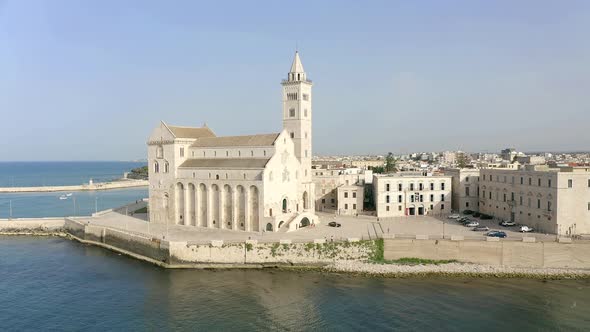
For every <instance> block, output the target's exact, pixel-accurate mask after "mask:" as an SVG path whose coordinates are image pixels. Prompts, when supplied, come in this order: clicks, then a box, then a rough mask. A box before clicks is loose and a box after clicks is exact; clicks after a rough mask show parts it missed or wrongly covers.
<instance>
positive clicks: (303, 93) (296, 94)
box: [281, 52, 312, 183]
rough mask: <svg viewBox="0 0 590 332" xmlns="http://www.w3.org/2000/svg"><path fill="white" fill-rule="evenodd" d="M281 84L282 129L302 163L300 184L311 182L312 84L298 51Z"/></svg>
mask: <svg viewBox="0 0 590 332" xmlns="http://www.w3.org/2000/svg"><path fill="white" fill-rule="evenodd" d="M281 84H282V86H283V128H284V129H285V130H286V131H287V133H288V134H289V136H291V139H292V140H293V142H294V143H295V156H296V157H297V159H299V161H300V162H301V170H300V177H301V182H302V183H311V156H312V151H311V138H312V136H311V116H312V108H311V101H312V95H311V87H312V83H311V81H310V80H308V79H307V75H306V74H305V70H304V69H303V64H302V63H301V59H300V58H299V52H295V58H294V59H293V64H292V65H291V70H290V71H289V73H288V74H287V79H286V80H283V81H282V83H281Z"/></svg>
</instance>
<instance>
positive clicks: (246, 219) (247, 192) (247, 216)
mask: <svg viewBox="0 0 590 332" xmlns="http://www.w3.org/2000/svg"><path fill="white" fill-rule="evenodd" d="M244 191H245V193H244V195H245V197H246V202H245V204H244V210H245V211H244V212H245V213H244V226H245V228H246V232H251V231H252V228H251V227H250V187H249V186H246V188H244Z"/></svg>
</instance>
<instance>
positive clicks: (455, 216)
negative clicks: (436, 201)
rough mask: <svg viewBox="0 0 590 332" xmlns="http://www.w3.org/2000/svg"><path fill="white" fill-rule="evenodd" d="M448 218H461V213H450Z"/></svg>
mask: <svg viewBox="0 0 590 332" xmlns="http://www.w3.org/2000/svg"><path fill="white" fill-rule="evenodd" d="M447 218H448V219H459V218H461V215H460V214H458V213H453V214H451V215H449V216H448V217H447Z"/></svg>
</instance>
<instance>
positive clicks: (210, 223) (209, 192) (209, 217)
mask: <svg viewBox="0 0 590 332" xmlns="http://www.w3.org/2000/svg"><path fill="white" fill-rule="evenodd" d="M211 188H212V186H211V185H209V186H208V187H207V188H206V189H207V191H206V192H205V195H207V213H206V214H205V215H206V218H207V222H206V225H207V227H208V228H213V215H212V214H213V211H211V206H212V204H211V199H212V197H213V190H212V189H211Z"/></svg>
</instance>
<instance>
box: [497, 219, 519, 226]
mask: <svg viewBox="0 0 590 332" xmlns="http://www.w3.org/2000/svg"><path fill="white" fill-rule="evenodd" d="M500 226H504V227H510V226H516V223H515V222H514V221H510V220H504V221H502V222H500Z"/></svg>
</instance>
